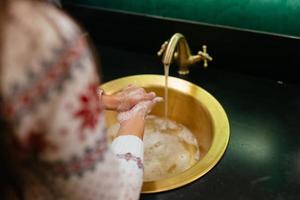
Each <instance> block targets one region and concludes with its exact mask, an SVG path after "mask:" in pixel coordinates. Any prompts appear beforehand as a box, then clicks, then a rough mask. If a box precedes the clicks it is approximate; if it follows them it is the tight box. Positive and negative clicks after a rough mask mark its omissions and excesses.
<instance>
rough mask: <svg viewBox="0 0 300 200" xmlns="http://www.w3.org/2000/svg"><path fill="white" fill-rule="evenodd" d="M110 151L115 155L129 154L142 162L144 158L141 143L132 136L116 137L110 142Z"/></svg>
mask: <svg viewBox="0 0 300 200" xmlns="http://www.w3.org/2000/svg"><path fill="white" fill-rule="evenodd" d="M111 146H112V150H113V152H114V153H115V154H116V155H117V154H126V153H131V154H133V155H135V156H137V157H140V158H141V159H142V160H143V158H144V144H143V141H142V140H141V139H140V138H139V137H137V136H134V135H121V136H118V137H116V138H115V139H114V140H113V142H112V145H111Z"/></svg>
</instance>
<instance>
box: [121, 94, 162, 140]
mask: <svg viewBox="0 0 300 200" xmlns="http://www.w3.org/2000/svg"><path fill="white" fill-rule="evenodd" d="M162 100H163V98H161V97H155V98H154V99H152V100H147V101H141V102H140V103H138V104H136V105H135V106H134V107H133V108H132V109H131V110H129V111H126V112H121V113H119V115H118V121H119V122H120V129H119V131H118V136H120V135H135V136H137V137H139V138H141V139H143V135H144V127H145V121H144V120H145V117H146V116H147V114H149V113H150V111H151V109H152V107H153V106H154V105H155V104H156V103H158V102H161V101H162Z"/></svg>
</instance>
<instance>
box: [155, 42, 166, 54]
mask: <svg viewBox="0 0 300 200" xmlns="http://www.w3.org/2000/svg"><path fill="white" fill-rule="evenodd" d="M168 43H169V42H168V41H165V42H164V43H163V44H162V45H161V47H160V50H159V51H158V52H157V55H158V56H161V55H162V54H163V53H164V52H165V50H166V48H167V46H168Z"/></svg>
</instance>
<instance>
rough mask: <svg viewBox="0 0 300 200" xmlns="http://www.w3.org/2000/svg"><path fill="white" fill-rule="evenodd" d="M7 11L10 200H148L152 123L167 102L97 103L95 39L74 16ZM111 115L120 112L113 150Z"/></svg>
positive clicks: (126, 93)
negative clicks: (146, 147) (108, 127)
mask: <svg viewBox="0 0 300 200" xmlns="http://www.w3.org/2000/svg"><path fill="white" fill-rule="evenodd" d="M0 2H1V3H0V4H1V5H0V27H1V28H0V34H1V35H0V52H1V53H0V54H1V55H0V56H1V57H0V61H1V65H0V70H1V73H0V78H1V79H0V81H1V89H0V95H1V118H2V120H1V124H2V126H5V127H4V129H5V132H4V133H3V127H1V128H2V130H1V132H2V134H1V142H2V143H3V144H1V148H2V151H1V154H2V155H1V157H2V158H1V168H2V169H1V170H0V171H1V173H2V177H1V180H2V183H1V185H2V190H3V191H5V195H6V196H5V198H7V199H72V200H76V199H85V200H87V199H103V200H107V199H114V200H115V199H122V200H126V199H132V200H135V199H138V198H139V193H140V189H141V185H142V174H143V164H142V162H143V143H142V138H143V129H144V118H145V116H146V115H147V113H148V112H150V110H151V107H152V106H153V105H154V104H155V103H156V102H158V101H160V100H161V99H160V98H158V97H156V96H155V94H154V93H146V92H145V91H144V90H143V89H142V88H138V87H135V86H132V85H131V86H128V87H127V88H125V89H124V90H123V91H121V92H119V93H118V94H116V95H113V96H107V95H105V94H103V91H100V92H99V94H98V95H99V96H98V97H97V95H96V89H97V86H98V85H99V78H98V76H97V72H96V63H95V61H94V57H93V55H92V52H91V49H90V47H89V45H88V42H87V35H86V34H85V33H84V32H83V31H82V30H81V29H80V28H79V27H78V26H77V25H76V24H75V23H74V22H73V21H72V20H71V19H70V18H69V17H68V16H66V15H65V14H63V13H62V12H60V11H59V10H57V9H56V8H54V7H52V6H50V5H47V4H46V3H42V2H39V1H29V0H28V1H24V0H15V1H11V0H2V1H0ZM99 101H100V105H99ZM103 109H110V110H116V111H118V112H120V113H119V115H118V119H119V121H120V124H121V126H120V130H119V132H118V137H117V138H116V139H115V140H114V141H113V143H112V145H111V149H110V147H109V146H108V144H107V140H106V135H105V122H104V119H103ZM1 194H3V193H1ZM1 199H3V198H1Z"/></svg>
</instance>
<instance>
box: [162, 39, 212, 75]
mask: <svg viewBox="0 0 300 200" xmlns="http://www.w3.org/2000/svg"><path fill="white" fill-rule="evenodd" d="M157 54H158V55H159V56H161V55H162V62H163V64H164V65H171V64H172V62H173V60H175V61H176V62H177V64H178V65H179V71H178V73H179V74H183V75H185V74H188V73H189V69H188V67H189V66H190V65H192V64H194V63H196V62H199V61H201V60H203V61H204V67H207V60H209V61H211V60H212V57H210V56H209V55H208V53H207V52H206V46H203V52H202V51H199V52H198V54H197V55H192V54H191V51H190V48H189V45H188V43H187V41H186V39H185V37H184V36H183V35H182V34H180V33H175V34H174V35H173V36H172V37H171V39H170V40H169V41H166V42H165V43H164V44H162V46H161V49H160V51H159V52H158V53H157Z"/></svg>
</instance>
